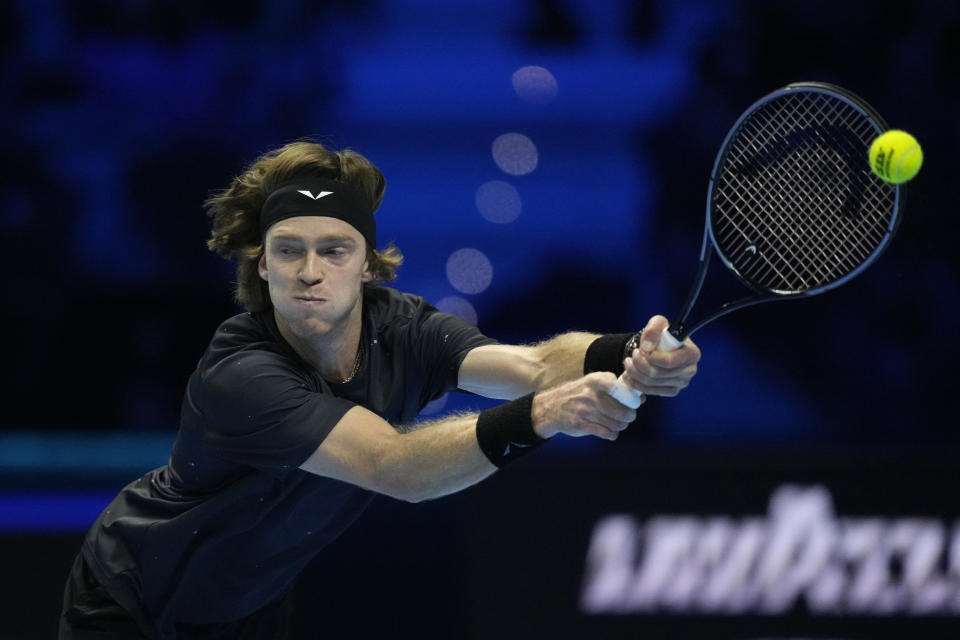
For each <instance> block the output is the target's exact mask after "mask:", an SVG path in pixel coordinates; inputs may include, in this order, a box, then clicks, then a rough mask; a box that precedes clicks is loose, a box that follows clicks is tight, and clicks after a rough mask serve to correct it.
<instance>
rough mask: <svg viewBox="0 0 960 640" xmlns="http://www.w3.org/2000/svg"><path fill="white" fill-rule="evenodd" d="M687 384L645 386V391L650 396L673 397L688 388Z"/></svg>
mask: <svg viewBox="0 0 960 640" xmlns="http://www.w3.org/2000/svg"><path fill="white" fill-rule="evenodd" d="M686 387H687V385H684V386H682V387H644V388H643V389H642V391H643V393H644V394H646V395H648V396H660V397H661V398H673V397H675V396H677V395H678V394H679V393H680V392H681V391H683V390H684V389H686Z"/></svg>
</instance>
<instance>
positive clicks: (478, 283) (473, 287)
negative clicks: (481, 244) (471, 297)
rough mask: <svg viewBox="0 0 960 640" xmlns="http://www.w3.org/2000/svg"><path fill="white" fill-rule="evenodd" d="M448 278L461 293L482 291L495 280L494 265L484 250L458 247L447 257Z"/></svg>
mask: <svg viewBox="0 0 960 640" xmlns="http://www.w3.org/2000/svg"><path fill="white" fill-rule="evenodd" d="M447 280H449V281H450V284H451V285H453V288H454V289H456V290H457V291H459V292H460V293H471V294H472V293H480V292H482V291H485V290H486V288H487V287H489V286H490V283H491V282H492V281H493V265H492V264H490V259H489V258H488V257H487V256H486V254H484V253H483V252H482V251H478V250H477V249H469V248H466V249H458V250H457V251H454V252H453V253H452V254H451V255H450V257H449V258H448V259H447Z"/></svg>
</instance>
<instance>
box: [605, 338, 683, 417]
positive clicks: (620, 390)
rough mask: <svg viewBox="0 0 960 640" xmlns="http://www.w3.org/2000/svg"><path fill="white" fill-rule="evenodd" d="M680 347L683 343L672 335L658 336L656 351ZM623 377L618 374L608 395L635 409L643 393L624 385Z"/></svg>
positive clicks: (674, 349)
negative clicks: (658, 341)
mask: <svg viewBox="0 0 960 640" xmlns="http://www.w3.org/2000/svg"><path fill="white" fill-rule="evenodd" d="M682 346H683V343H682V342H681V341H679V340H677V339H676V338H675V337H674V335H673V334H672V333H670V332H669V331H664V332H663V333H661V334H660V343H659V344H658V345H657V349H659V350H660V351H676V350H677V349H679V348H680V347H682ZM623 376H624V374H620V377H619V378H617V381H616V382H615V383H613V388H612V389H610V395H611V396H613V397H614V398H615V399H616V400H617V401H619V402H620V404H622V405H624V406H626V407H630V408H631V409H636V408H637V407H639V406H640V403H641V402H643V392H642V391H638V390H637V389H634V388H633V387H631V386H630V385H628V384H627V383H625V382H624V381H623Z"/></svg>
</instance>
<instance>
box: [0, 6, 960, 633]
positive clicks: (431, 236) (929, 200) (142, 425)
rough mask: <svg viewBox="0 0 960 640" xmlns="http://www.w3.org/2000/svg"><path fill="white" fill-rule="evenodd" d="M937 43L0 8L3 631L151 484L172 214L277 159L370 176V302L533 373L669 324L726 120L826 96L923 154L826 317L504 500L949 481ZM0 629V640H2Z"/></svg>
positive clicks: (722, 370)
mask: <svg viewBox="0 0 960 640" xmlns="http://www.w3.org/2000/svg"><path fill="white" fill-rule="evenodd" d="M958 43H960V9H958V8H957V5H956V4H955V3H952V2H938V1H935V0H926V1H920V2H916V3H913V4H911V5H910V6H909V8H907V6H906V5H904V4H903V3H886V2H862V1H854V2H823V1H811V2H804V3H797V2H782V1H771V2H708V1H706V0H701V1H698V0H676V1H673V2H667V1H665V0H661V1H655V0H639V1H636V2H626V1H622V2H617V1H613V0H603V1H595V0H528V1H524V2H507V1H505V0H487V1H485V2H479V1H471V0H461V1H452V2H442V1H440V0H380V1H377V0H366V1H357V2H350V1H346V0H342V1H339V2H316V3H311V2H304V1H297V0H283V1H275V2H260V1H257V0H234V1H233V2H219V1H217V2H206V3H170V2H148V1H129V0H128V1H118V0H114V1H109V0H108V1H105V2H97V3H79V2H77V3H70V2H64V1H58V0H42V1H37V2H34V1H27V0H19V1H15V2H10V3H4V4H3V5H2V6H0V56H2V63H0V74H2V87H3V89H2V91H0V114H2V121H3V123H4V124H3V127H4V130H3V136H2V137H0V162H2V164H3V171H2V172H0V237H2V241H3V246H4V247H5V248H6V250H7V251H8V258H9V261H8V265H10V266H12V277H11V278H10V279H9V280H8V281H7V287H8V288H7V292H8V293H9V294H10V295H9V296H7V297H6V301H5V303H4V305H3V314H2V316H3V322H4V327H5V334H6V335H7V338H6V344H5V348H4V365H5V366H4V370H5V372H6V373H5V374H4V385H3V393H4V403H3V406H4V412H3V417H2V418H0V425H2V430H0V531H2V532H3V538H0V540H4V539H5V540H6V542H5V544H4V545H3V546H4V548H5V549H6V552H5V554H6V555H5V559H6V560H7V561H8V562H10V561H13V559H15V558H16V559H20V560H19V561H20V562H22V563H23V564H22V568H23V570H24V571H30V570H31V567H32V565H31V564H29V562H27V561H26V560H22V558H30V557H36V555H37V554H39V555H43V556H44V557H45V558H47V559H48V564H47V566H45V567H44V568H42V569H39V570H37V571H36V572H37V573H41V574H43V576H42V579H41V578H37V582H36V584H35V585H34V590H33V591H29V590H27V595H22V596H21V598H20V600H16V599H14V600H13V601H12V602H13V604H12V605H11V608H13V607H14V606H15V608H16V611H17V612H19V613H22V614H23V620H29V619H33V620H36V618H30V615H27V614H26V613H23V612H30V611H33V610H34V603H36V610H37V611H43V612H53V613H49V614H48V613H44V614H43V616H42V617H44V619H47V618H48V617H51V616H55V609H56V603H55V602H52V603H51V602H49V601H46V600H43V599H44V598H47V597H48V595H49V594H51V593H52V594H54V595H52V596H49V598H50V599H51V600H55V599H56V598H58V597H59V593H58V592H59V589H60V588H61V585H62V580H63V576H65V574H66V571H67V568H68V565H69V560H70V557H71V556H72V554H73V553H75V551H76V549H77V546H78V544H79V540H80V538H81V536H82V533H83V531H84V530H85V529H86V527H87V526H89V524H90V522H92V520H93V518H94V517H95V516H96V514H97V513H98V511H99V509H100V508H101V507H102V506H103V505H104V504H105V503H106V501H108V500H109V498H110V497H111V496H112V494H113V492H115V491H116V490H117V489H118V488H119V487H120V486H122V485H123V484H125V482H127V481H129V480H131V479H133V478H134V477H136V475H137V474H139V473H141V472H142V471H144V470H146V469H149V468H151V467H154V466H157V465H160V464H163V463H164V462H165V460H166V456H167V451H168V447H169V443H170V442H171V441H172V439H173V437H174V435H175V432H176V428H177V417H178V412H179V405H180V397H181V394H182V391H183V385H184V383H185V381H186V379H187V377H188V376H189V374H190V372H191V371H192V368H193V367H194V365H195V364H196V362H197V360H198V358H199V357H200V354H201V353H202V351H203V349H204V347H205V345H206V343H207V341H208V340H209V338H210V336H211V334H212V332H213V330H214V329H215V328H216V326H217V325H218V324H219V323H220V322H221V321H222V320H223V319H225V318H226V317H228V316H229V315H231V314H233V313H236V312H238V309H237V307H236V306H235V305H234V303H233V301H232V299H231V295H230V289H231V282H232V278H233V268H232V265H230V264H227V263H224V262H222V261H221V260H219V259H218V258H217V257H216V256H214V255H213V254H211V253H209V252H208V251H206V249H205V247H204V241H205V238H206V235H207V233H208V222H207V220H206V218H205V216H204V213H203V211H202V208H201V204H202V202H203V200H204V199H205V198H206V197H207V196H208V195H209V194H210V192H211V191H213V190H216V189H220V188H224V187H226V186H227V185H228V183H229V181H230V180H231V179H232V177H233V176H234V175H236V174H237V173H238V172H239V171H241V170H242V169H243V167H244V166H245V165H246V164H247V163H248V162H250V161H252V160H253V159H254V158H255V157H256V156H258V155H259V154H260V153H262V152H264V151H266V150H269V149H271V148H274V147H277V146H279V145H281V144H284V143H286V142H289V141H291V140H294V139H299V138H304V137H312V138H313V139H316V140H318V141H321V142H324V143H325V144H327V145H329V146H333V147H337V148H340V147H350V148H353V149H355V150H357V151H359V152H360V153H362V154H364V155H366V156H367V157H369V158H370V159H371V160H372V161H373V162H374V163H375V164H377V165H378V166H379V167H380V168H381V170H382V171H383V173H384V174H385V176H386V178H387V194H386V198H385V200H384V204H383V206H382V208H381V209H380V211H379V213H378V216H377V218H378V225H379V237H380V239H381V242H383V243H385V242H387V241H392V242H394V243H396V245H397V246H398V247H399V248H400V249H401V250H402V251H403V252H404V254H405V255H406V263H405V265H404V266H403V267H402V269H401V271H400V278H399V280H398V281H397V283H396V286H397V287H398V288H400V289H403V290H406V291H411V292H414V293H418V294H420V295H422V296H424V297H425V298H426V299H427V300H428V301H430V302H432V303H434V304H437V305H438V306H440V307H441V308H443V309H446V310H448V311H451V312H453V313H457V314H458V315H462V316H463V317H466V318H468V319H470V320H471V321H474V322H476V323H477V324H478V325H479V326H480V327H481V329H482V330H483V331H484V332H485V333H487V334H488V335H490V336H493V337H495V338H498V339H500V340H502V341H505V342H531V341H537V340H541V339H545V338H547V337H549V336H551V335H554V334H556V333H559V332H561V331H565V330H570V329H580V330H590V331H596V332H608V331H609V332H612V331H620V332H622V331H633V330H636V329H639V328H641V327H642V326H643V325H644V323H645V322H646V320H647V318H648V317H649V316H651V315H653V314H654V313H662V314H665V315H668V316H669V315H671V314H673V313H675V310H676V309H677V308H678V307H679V304H680V303H681V302H682V301H683V298H684V297H685V295H686V293H687V287H688V286H689V283H690V280H691V278H692V277H693V274H694V271H695V266H696V264H695V262H696V257H697V253H698V250H699V243H700V236H701V233H702V220H703V209H704V203H705V198H706V185H707V179H708V176H709V172H710V169H711V166H712V163H713V160H714V154H715V153H716V150H717V148H718V146H719V145H720V143H721V141H722V140H723V137H724V135H725V134H726V132H727V130H728V129H729V127H730V126H731V124H732V123H733V122H734V120H735V119H736V117H737V116H738V115H739V114H740V113H741V112H742V111H743V110H744V109H745V108H746V107H747V106H749V105H750V104H751V103H752V102H753V101H754V100H756V99H757V98H759V97H760V96H762V95H764V94H765V93H767V92H769V91H771V90H774V89H776V88H778V87H780V86H782V85H785V84H788V83H790V82H793V81H797V80H820V81H825V82H832V83H836V84H839V85H842V86H844V87H846V88H848V89H850V90H852V91H854V92H855V93H857V94H859V95H861V96H862V97H863V98H865V99H866V100H867V101H868V102H870V103H871V104H872V105H873V106H874V107H876V108H877V109H878V110H879V111H880V113H882V114H883V115H884V117H885V118H886V120H887V121H888V123H889V124H890V125H891V126H892V127H895V128H903V129H907V130H909V131H911V132H912V133H914V134H915V135H916V137H917V138H918V139H919V140H920V141H921V143H922V144H923V146H924V152H925V164H924V169H923V171H922V173H921V174H920V176H919V177H918V178H917V179H916V180H915V181H913V182H912V183H911V184H910V186H909V196H908V202H907V208H906V211H905V218H904V221H903V224H902V225H901V230H900V232H899V235H898V237H897V238H896V240H895V242H894V244H893V245H892V247H891V248H890V249H889V250H888V251H887V252H886V254H885V255H884V256H883V257H882V258H881V259H880V261H879V262H878V263H877V264H876V265H875V266H874V267H873V268H872V269H870V270H869V271H867V272H866V273H865V274H864V275H863V276H862V277H861V278H859V279H857V280H855V281H854V282H852V283H851V284H849V285H847V286H845V287H843V288H842V289H840V290H837V291H834V292H831V293H828V294H826V295H824V296H820V297H818V298H815V299H812V300H810V301H805V302H795V303H785V304H781V305H770V306H764V307H760V308H756V309H752V310H747V311H744V312H741V313H739V314H737V315H735V316H732V317H729V318H726V319H724V320H722V321H720V322H717V323H715V324H712V325H710V326H708V327H707V328H705V329H704V330H703V331H702V332H699V333H698V334H697V335H696V336H695V340H696V341H697V343H698V344H699V345H700V346H701V348H702V350H703V354H704V356H703V361H702V366H701V370H700V373H699V374H698V376H697V377H696V379H695V380H694V383H693V384H692V386H691V387H690V388H689V389H687V390H686V391H685V392H684V393H683V394H682V395H681V396H680V397H679V398H677V399H675V400H669V401H657V400H654V401H651V402H650V403H648V404H647V405H646V406H645V407H644V410H643V411H644V416H645V420H644V421H643V423H642V424H641V425H640V426H639V428H638V429H635V430H633V431H631V432H628V433H627V434H625V436H624V437H623V438H622V439H621V441H620V442H618V443H617V444H616V449H613V448H611V447H608V446H605V445H601V444H598V443H593V442H588V441H565V442H557V443H553V444H551V446H550V447H547V448H545V449H544V450H543V451H542V452H540V453H538V456H537V458H538V459H537V461H536V462H535V464H534V465H533V466H532V467H525V471H520V472H515V473H516V474H522V473H549V472H550V470H551V469H553V470H556V469H559V468H562V469H568V470H569V469H570V468H574V469H577V470H578V472H580V473H583V474H584V475H585V477H590V474H591V473H594V472H596V471H597V470H600V469H603V468H606V467H608V466H609V465H610V464H611V462H610V460H611V459H616V460H618V461H620V464H621V466H623V467H625V468H626V467H629V466H630V462H629V461H630V460H631V459H633V458H631V456H634V455H635V454H636V455H645V456H648V457H649V456H650V452H651V451H653V452H658V451H663V452H669V455H670V456H673V457H672V458H670V459H682V458H683V456H684V452H686V451H688V450H689V451H694V450H695V451H703V450H704V449H707V450H711V449H713V448H715V450H717V451H720V450H729V449H730V448H731V447H734V448H736V449H737V450H738V451H746V452H748V457H749V454H750V452H755V453H756V455H758V456H762V455H766V454H765V453H764V452H767V451H769V450H770V449H771V448H776V449H778V450H781V451H782V450H786V451H794V450H795V451H798V452H801V451H802V452H807V453H808V454H810V452H813V453H812V454H811V455H814V456H816V452H817V451H848V452H851V453H850V455H849V456H846V457H845V458H844V459H845V460H847V461H848V462H850V464H854V465H855V463H856V459H857V457H858V456H869V452H871V451H877V450H883V451H886V452H889V451H896V452H898V454H902V455H903V456H909V455H914V454H916V455H918V456H922V455H926V454H927V452H931V451H933V452H936V453H937V455H940V456H942V457H947V456H949V455H951V454H952V453H953V452H955V451H957V445H958V444H960V436H958V432H957V430H956V428H955V426H956V424H957V420H956V418H955V413H956V410H955V382H956V380H957V376H956V375H955V374H954V370H955V365H954V363H955V360H956V358H957V355H958V346H960V340H958V338H957V335H956V331H955V324H956V323H955V321H954V318H955V315H956V311H957V300H958V296H957V294H958V266H960V259H958V257H957V252H956V250H955V248H954V244H955V243H954V242H953V241H952V239H951V237H950V236H949V235H948V234H947V233H946V232H945V231H944V230H943V227H945V226H946V225H948V224H950V223H951V222H952V220H951V218H952V217H953V216H954V215H955V211H954V209H955V204H954V202H955V200H954V198H950V197H948V189H949V184H952V183H954V182H955V180H956V178H955V173H956V170H957V168H958V167H957V162H956V152H955V149H956V148H957V144H958V142H960V140H958V138H960V126H958V123H957V118H956V116H955V114H956V113H957V111H958V108H960V89H958V86H960V85H958V83H957V82H956V75H957V71H958V67H957V64H956V60H957V59H960V44H958ZM485 406H489V405H487V404H485V403H484V402H483V401H480V400H477V399H474V398H462V397H457V396H450V397H447V398H444V399H442V400H441V401H439V402H437V403H436V404H435V405H433V406H431V407H430V408H429V410H428V413H429V414H430V415H439V414H442V413H444V412H447V411H451V410H455V409H461V408H464V407H474V408H477V407H485ZM664 455H667V454H666V453H665V454H664ZM798 455H799V454H798ZM637 465H638V466H637V469H640V468H641V467H642V465H641V464H640V463H637ZM637 473H640V472H639V471H638V472H637ZM504 475H508V474H504ZM907 475H909V472H907ZM508 477H509V475H508ZM951 489H952V487H950V488H949V489H947V488H944V491H945V494H946V495H945V496H944V498H945V500H949V495H950V493H949V491H950V490H951ZM480 491H482V489H480ZM471 495H474V494H470V493H469V492H468V494H467V496H466V497H457V498H451V499H449V500H447V501H440V502H439V503H437V504H436V505H429V506H425V507H424V506H421V505H418V506H417V507H411V508H409V509H413V511H412V512H411V511H409V510H404V509H403V508H400V507H398V505H394V504H391V503H389V501H386V500H384V501H381V502H382V503H386V506H381V507H379V509H380V510H379V511H377V510H376V509H375V511H374V513H373V515H371V516H370V520H371V522H373V523H378V522H379V523H382V522H383V521H384V520H390V521H392V520H393V518H395V517H396V518H401V519H402V518H405V517H409V515H405V514H409V513H415V514H420V515H419V516H418V518H419V520H418V521H419V522H421V523H424V522H425V523H427V524H426V525H421V526H428V527H432V526H434V525H435V524H436V523H437V522H441V523H447V524H449V522H451V521H458V520H456V518H457V516H456V515H455V514H457V513H461V512H466V511H468V510H469V509H470V508H471V502H470V501H471V499H472V498H471V497H470V496H471ZM761 506H762V505H761ZM508 517H509V516H508ZM451 519H452V520H451ZM416 537H417V539H419V540H421V543H423V540H422V538H423V536H416ZM40 544H46V545H47V546H46V547H43V549H46V551H42V550H40V549H41V547H39V546H36V545H40ZM431 544H432V543H431ZM449 544H450V545H451V551H450V554H451V556H452V555H453V553H454V551H453V546H455V545H454V543H453V542H450V543H449ZM18 545H19V546H18ZM24 545H26V546H24ZM30 545H34V546H30ZM461 551H462V550H461ZM345 562H346V561H345ZM17 566H21V565H17ZM345 570H346V569H345ZM58 571H60V573H57V572H58ZM421 579H422V580H424V581H427V579H426V578H421ZM51 585H53V586H51ZM419 588H424V587H423V586H422V585H421V586H420V587H419ZM31 599H34V600H31ZM41 600H43V601H41ZM24 605H28V606H24ZM9 615H10V616H13V614H12V613H11V614H9ZM31 615H32V614H31ZM450 615H453V614H450ZM9 619H13V617H11V618H9ZM23 620H22V621H21V622H16V623H11V624H13V626H12V627H10V629H11V631H10V632H9V633H11V634H13V635H10V636H9V637H33V636H31V635H30V631H29V629H31V628H32V623H30V622H25V621H23ZM395 623H396V624H395ZM421 623H422V621H421ZM45 624H46V625H48V626H47V627H44V628H48V627H49V624H50V623H49V620H48V621H47V622H46V623H45ZM384 624H387V627H389V628H390V629H393V630H394V632H396V633H399V631H397V629H400V628H404V629H410V628H413V629H417V628H419V629H420V631H419V632H411V633H412V634H413V635H411V636H410V637H418V635H419V637H423V636H425V635H428V634H427V632H426V631H424V630H423V629H424V627H422V626H421V627H417V622H416V620H414V621H413V622H411V621H410V620H406V619H404V620H403V621H402V622H396V621H395V620H393V621H391V622H389V623H384ZM451 624H453V623H452V622H451ZM391 625H393V626H391ZM398 625H399V626H398ZM17 634H19V635H17ZM48 635H49V633H46V634H40V635H38V636H37V637H47V636H48ZM2 637H7V636H2Z"/></svg>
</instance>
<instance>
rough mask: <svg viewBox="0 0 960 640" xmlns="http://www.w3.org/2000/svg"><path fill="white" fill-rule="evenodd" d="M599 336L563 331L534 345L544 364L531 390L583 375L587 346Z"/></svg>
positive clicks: (535, 352)
mask: <svg viewBox="0 0 960 640" xmlns="http://www.w3.org/2000/svg"><path fill="white" fill-rule="evenodd" d="M598 337H599V336H598V335H596V334H593V333H582V332H570V333H563V334H560V335H558V336H556V337H554V338H551V339H550V340H546V341H544V342H541V343H540V344H537V345H534V346H533V347H532V349H533V354H534V357H535V359H536V360H537V361H538V362H540V363H541V364H542V374H541V376H540V377H539V378H538V379H536V380H535V381H534V386H533V388H532V389H531V391H539V390H542V389H549V388H551V387H555V386H556V385H558V384H560V383H563V382H569V381H570V380H575V379H577V378H579V377H580V376H582V375H583V360H584V356H585V355H586V352H587V348H588V347H589V346H590V344H591V343H592V342H593V341H594V340H596V339H597V338H598Z"/></svg>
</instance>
